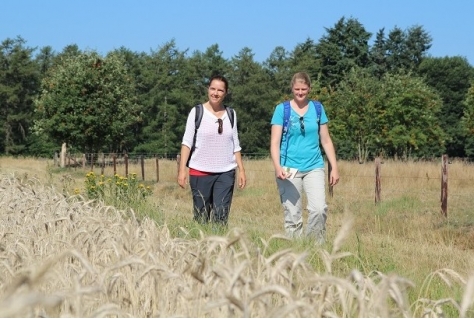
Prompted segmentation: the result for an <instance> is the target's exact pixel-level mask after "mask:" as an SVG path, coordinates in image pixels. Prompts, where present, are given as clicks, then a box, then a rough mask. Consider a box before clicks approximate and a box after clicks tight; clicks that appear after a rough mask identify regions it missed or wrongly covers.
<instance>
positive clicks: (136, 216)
mask: <svg viewBox="0 0 474 319" xmlns="http://www.w3.org/2000/svg"><path fill="white" fill-rule="evenodd" d="M245 166H246V173H247V179H248V183H247V184H248V185H247V187H246V188H245V189H243V190H240V189H236V190H235V193H234V201H233V205H232V210H231V213H230V218H229V227H228V228H227V229H222V228H219V229H215V228H213V227H205V226H200V225H197V224H196V223H194V222H193V221H192V211H191V205H192V200H191V194H190V190H189V189H181V188H180V187H179V186H178V184H177V183H176V173H177V164H176V162H175V161H170V160H160V161H159V174H157V170H156V162H155V161H154V160H146V161H145V170H144V171H145V180H142V175H141V167H140V165H138V164H133V165H130V166H129V168H128V173H129V174H134V176H136V178H137V180H138V181H139V182H140V183H142V184H143V185H145V186H146V187H150V189H151V195H149V196H147V197H146V200H140V201H138V202H133V203H132V204H133V205H130V207H127V206H120V205H117V201H116V200H117V198H112V199H111V198H104V199H101V200H93V199H90V198H89V197H88V196H87V194H88V189H87V185H86V184H85V179H86V174H88V173H89V172H90V168H86V169H82V168H67V169H61V168H58V167H55V166H54V165H53V161H52V160H38V159H19V158H9V157H4V158H0V201H1V202H0V205H1V209H0V287H1V289H0V317H32V316H34V317H37V316H48V317H89V316H92V317H104V316H106V317H175V316H177V317H242V316H243V317H323V316H324V317H473V316H474V209H472V203H473V202H474V200H473V194H474V183H473V181H474V165H472V164H468V163H463V162H456V161H454V162H453V163H452V164H450V165H448V216H447V218H446V217H444V216H443V215H442V214H441V210H440V207H441V205H440V196H441V164H440V162H400V161H390V160H385V161H384V163H383V165H382V166H381V189H382V193H381V202H380V203H378V204H377V205H375V166H374V164H373V163H366V164H358V163H357V162H342V161H341V162H340V163H339V170H340V175H341V180H340V182H339V184H338V185H337V186H336V187H335V188H334V194H333V197H330V196H329V195H328V198H327V201H328V205H329V215H328V222H327V243H326V244H324V245H323V246H316V245H314V244H313V243H312V242H310V241H308V240H305V239H300V240H289V239H287V238H285V236H284V232H283V213H282V208H281V206H280V203H279V195H278V192H277V188H276V183H275V180H274V173H273V169H272V165H271V162H270V160H269V159H267V160H253V161H245ZM93 171H94V173H95V175H96V176H101V175H102V174H103V175H104V176H105V177H112V176H114V171H113V168H112V167H105V168H104V169H103V170H102V169H101V168H100V167H94V168H93ZM115 173H116V174H118V175H125V172H124V168H123V167H122V166H118V167H117V171H116V172H115ZM158 177H159V181H158V182H157V178H158ZM111 200H112V201H111ZM305 224H306V220H305Z"/></svg>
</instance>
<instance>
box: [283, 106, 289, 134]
mask: <svg viewBox="0 0 474 319" xmlns="http://www.w3.org/2000/svg"><path fill="white" fill-rule="evenodd" d="M290 113H291V106H290V101H284V102H283V134H286V133H287V132H288V124H289V123H290Z"/></svg>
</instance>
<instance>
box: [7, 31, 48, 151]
mask: <svg viewBox="0 0 474 319" xmlns="http://www.w3.org/2000/svg"><path fill="white" fill-rule="evenodd" d="M25 44H26V42H25V40H23V39H22V38H21V37H17V38H16V39H6V40H4V41H3V42H2V43H1V45H0V105H1V111H0V151H1V152H2V153H5V154H7V155H8V154H22V153H25V152H26V151H27V149H26V146H27V142H28V141H27V137H28V135H29V131H30V128H31V126H32V125H33V123H32V115H33V109H34V106H33V100H34V97H35V95H36V93H37V91H38V88H39V80H38V69H37V67H36V64H35V63H34V61H33V58H32V54H33V52H34V49H33V48H28V47H26V46H25Z"/></svg>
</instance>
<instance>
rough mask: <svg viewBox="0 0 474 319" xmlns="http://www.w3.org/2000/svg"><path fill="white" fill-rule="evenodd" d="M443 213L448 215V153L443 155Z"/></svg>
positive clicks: (445, 215)
mask: <svg viewBox="0 0 474 319" xmlns="http://www.w3.org/2000/svg"><path fill="white" fill-rule="evenodd" d="M441 214H443V216H444V217H448V155H446V154H443V155H442V156H441Z"/></svg>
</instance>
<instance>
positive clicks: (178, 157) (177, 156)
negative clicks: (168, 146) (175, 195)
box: [176, 154, 181, 175]
mask: <svg viewBox="0 0 474 319" xmlns="http://www.w3.org/2000/svg"><path fill="white" fill-rule="evenodd" d="M180 162H181V155H180V154H178V155H176V164H177V173H176V175H178V173H179V163H180Z"/></svg>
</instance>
